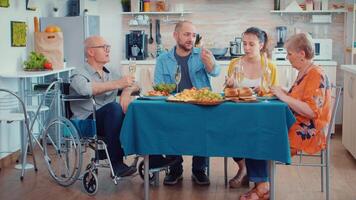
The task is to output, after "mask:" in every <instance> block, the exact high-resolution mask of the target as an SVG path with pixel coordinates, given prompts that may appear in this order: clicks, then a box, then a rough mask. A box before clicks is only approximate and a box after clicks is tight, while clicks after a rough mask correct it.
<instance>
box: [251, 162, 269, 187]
mask: <svg viewBox="0 0 356 200" xmlns="http://www.w3.org/2000/svg"><path fill="white" fill-rule="evenodd" d="M245 162H246V168H247V175H248V177H249V179H250V181H251V182H255V183H259V182H268V181H269V178H268V162H267V160H254V159H248V158H246V159H245Z"/></svg>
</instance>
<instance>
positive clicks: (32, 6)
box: [26, 0, 38, 11]
mask: <svg viewBox="0 0 356 200" xmlns="http://www.w3.org/2000/svg"><path fill="white" fill-rule="evenodd" d="M37 7H38V2H37V0H26V10H33V11H35V10H36V9H37Z"/></svg>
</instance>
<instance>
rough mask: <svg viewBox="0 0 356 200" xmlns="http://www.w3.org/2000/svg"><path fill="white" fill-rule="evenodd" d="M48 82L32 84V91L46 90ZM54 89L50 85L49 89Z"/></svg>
mask: <svg viewBox="0 0 356 200" xmlns="http://www.w3.org/2000/svg"><path fill="white" fill-rule="evenodd" d="M49 86H50V84H36V85H34V86H33V90H34V91H46V90H47V88H48V87H49ZM53 89H54V85H52V87H51V90H53Z"/></svg>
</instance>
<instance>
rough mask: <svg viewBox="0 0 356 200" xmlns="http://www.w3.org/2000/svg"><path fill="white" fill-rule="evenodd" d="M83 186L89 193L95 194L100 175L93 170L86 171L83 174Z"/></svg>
mask: <svg viewBox="0 0 356 200" xmlns="http://www.w3.org/2000/svg"><path fill="white" fill-rule="evenodd" d="M83 187H84V189H85V192H87V193H88V194H89V195H94V194H96V192H98V176H97V175H96V173H95V172H94V173H93V171H92V170H87V171H85V173H84V175H83Z"/></svg>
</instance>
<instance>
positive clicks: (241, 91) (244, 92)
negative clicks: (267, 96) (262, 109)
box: [239, 87, 253, 97]
mask: <svg viewBox="0 0 356 200" xmlns="http://www.w3.org/2000/svg"><path fill="white" fill-rule="evenodd" d="M252 95H253V91H252V89H251V88H249V87H243V88H241V89H239V96H240V97H249V96H252Z"/></svg>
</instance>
